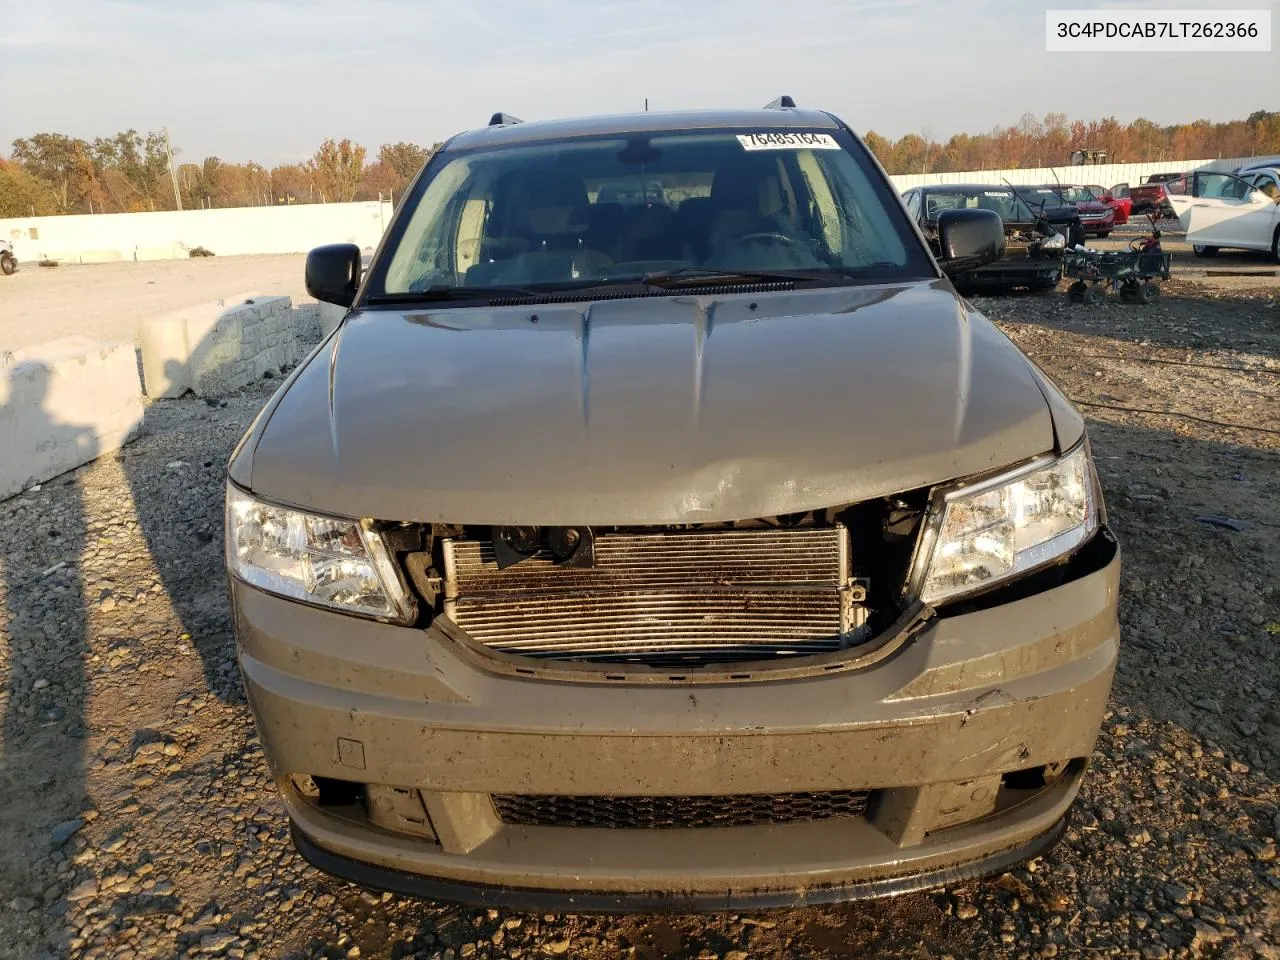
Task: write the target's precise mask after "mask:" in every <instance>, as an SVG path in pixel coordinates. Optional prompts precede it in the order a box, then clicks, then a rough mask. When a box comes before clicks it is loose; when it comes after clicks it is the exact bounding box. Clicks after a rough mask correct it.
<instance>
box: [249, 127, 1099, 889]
mask: <svg viewBox="0 0 1280 960" xmlns="http://www.w3.org/2000/svg"><path fill="white" fill-rule="evenodd" d="M495 120H496V122H495V123H494V124H493V125H491V126H489V127H488V128H485V129H481V130H476V131H473V132H470V133H464V134H460V135H459V136H456V137H454V138H453V139H452V140H450V141H449V142H448V143H446V144H445V145H444V146H443V147H442V148H441V149H440V150H439V151H437V152H436V153H435V154H434V155H433V156H432V157H431V159H430V160H429V161H428V162H427V164H426V166H425V169H423V171H422V172H421V173H420V174H419V175H418V177H417V179H416V180H415V182H414V183H413V184H412V186H411V187H410V188H409V190H408V192H407V194H406V196H405V199H404V202H403V205H402V206H401V207H400V209H399V210H398V211H397V212H396V214H395V216H394V219H393V220H392V222H391V224H390V226H389V228H388V230H387V234H386V236H385V238H384V239H383V241H382V244H381V246H380V248H379V249H378V251H377V252H376V253H375V255H374V257H373V259H372V262H371V263H370V266H369V270H368V272H367V274H366V275H364V276H363V278H362V277H361V271H360V266H361V257H360V250H359V249H358V248H357V247H355V246H351V245H337V246H329V247H323V248H319V249H317V250H314V251H313V252H312V253H311V255H310V256H309V257H308V259H307V268H306V269H307V287H308V289H309V290H310V291H311V293H312V294H313V295H315V296H316V297H317V298H319V299H321V300H323V301H327V302H331V303H337V304H341V305H342V306H344V307H349V308H350V310H349V312H348V313H347V314H346V316H345V318H344V319H343V320H342V322H341V323H340V325H339V326H338V327H337V329H336V330H335V331H334V332H333V333H331V334H330V335H329V336H328V337H326V338H325V340H324V341H323V342H322V343H321V344H320V345H319V347H317V349H316V350H315V351H314V352H313V353H312V354H311V355H310V356H309V357H308V358H307V359H306V360H305V361H304V362H303V363H302V364H301V365H300V366H299V367H298V368H297V369H296V370H295V371H294V372H293V373H292V374H291V375H290V376H289V378H288V379H287V380H286V381H285V382H284V383H283V384H282V385H281V387H280V389H279V391H278V392H277V394H276V395H275V396H274V397H273V398H272V399H271V400H270V401H269V403H268V404H267V406H266V408H265V409H264V410H263V411H262V413H261V414H260V415H259V416H258V417H257V419H256V420H255V422H254V424H253V426H252V427H251V428H250V430H249V432H248V433H247V434H246V435H245V437H244V438H243V440H242V441H241V443H240V444H239V446H238V447H237V449H236V450H235V452H234V454H233V455H232V458H231V462H230V464H229V467H228V474H229V476H228V486H227V517H226V537H227V540H226V550H227V567H228V570H229V573H230V578H231V595H232V598H233V603H234V610H235V618H234V619H235V626H236V636H237V644H238V658H239V664H240V669H241V671H242V674H243V677H244V684H245V689H246V691H247V694H248V699H249V703H250V704H251V705H252V709H253V712H254V715H255V717H256V720H257V723H258V727H259V730H260V732H261V737H262V745H263V749H264V752H265V754H266V757H267V760H268V762H269V763H270V765H271V769H272V771H273V773H274V776H275V778H276V781H277V783H278V785H279V788H280V790H281V792H282V794H283V796H284V800H285V804H286V807H287V809H288V812H289V816H290V817H291V818H292V820H293V823H294V838H295V842H296V843H297V845H298V847H299V849H300V850H301V851H302V853H303V855H304V856H306V857H307V858H308V859H309V860H311V861H312V862H313V863H315V864H317V865H318V866H320V867H322V868H323V869H325V870H328V871H331V872H333V873H336V874H339V875H341V876H345V877H350V878H352V879H355V880H357V881H360V882H362V883H366V884H370V885H373V886H377V887H384V888H389V889H392V890H399V891H404V892H410V893H418V894H423V895H427V896H432V897H438V898H442V899H457V900H469V901H474V902H479V903H484V904H498V903H502V904H512V905H519V906H522V907H525V908H529V909H534V910H539V911H541V910H543V909H562V910H569V911H583V910H602V909H603V910H615V909H651V908H661V909H691V908H695V909H696V908H703V909H735V908H737V907H738V906H739V905H742V906H748V905H754V906H763V905H771V904H772V905H785V904H796V903H801V902H807V901H830V900H839V899H845V898H851V897H867V896H880V895H886V894H891V893H896V892H902V891H907V890H916V889H920V888H921V887H925V886H930V885H937V884H941V883H944V882H952V881H956V880H959V879H961V878H964V877H970V876H975V875H979V874H986V873H991V872H999V871H1003V870H1006V869H1008V868H1009V867H1010V866H1011V865H1013V864H1015V863H1017V862H1019V861H1021V860H1023V859H1026V858H1028V857H1031V856H1034V855H1036V854H1038V853H1040V852H1041V851H1043V850H1045V849H1046V848H1047V847H1048V846H1049V845H1051V844H1052V843H1053V842H1054V841H1055V840H1056V839H1057V838H1058V837H1059V836H1060V835H1061V833H1062V831H1063V824H1064V821H1065V817H1066V815H1067V812H1068V810H1069V808H1070V807H1071V805H1072V802H1073V801H1074V799H1075V797H1076V794H1077V791H1078V790H1079V789H1080V784H1081V779H1082V777H1083V776H1084V772H1085V767H1086V765H1087V763H1088V760H1089V757H1090V755H1091V753H1092V751H1093V748H1094V741H1095V738H1096V737H1097V733H1098V729H1099V725H1100V724H1101V721H1102V716H1103V711H1104V710H1105V709H1106V703H1107V694H1108V691H1109V689H1110V686H1111V678H1112V672H1113V669H1114V666H1115V662H1116V655H1117V650H1118V643H1119V634H1118V626H1117V618H1116V594H1117V584H1118V577H1119V553H1118V548H1117V545H1116V542H1115V540H1114V538H1113V537H1112V536H1111V534H1110V532H1109V531H1108V529H1107V526H1106V518H1105V515H1104V511H1103V507H1102V500H1101V497H1100V495H1099V489H1098V482H1097V478H1096V475H1095V471H1094V468H1093V462H1092V459H1091V457H1090V452H1089V445H1088V441H1087V439H1086V437H1085V425H1084V421H1083V420H1082V418H1081V416H1080V414H1079V413H1078V412H1077V411H1076V410H1075V408H1074V407H1072V405H1071V404H1070V403H1069V402H1068V400H1067V399H1066V397H1065V396H1064V395H1063V394H1062V393H1061V392H1060V391H1059V390H1058V389H1057V388H1055V387H1054V385H1053V384H1052V383H1050V381H1049V380H1048V379H1047V378H1046V377H1045V376H1044V374H1043V373H1042V372H1041V371H1040V370H1039V369H1038V368H1037V367H1036V366H1035V365H1034V364H1032V363H1031V362H1030V361H1029V360H1028V359H1027V358H1026V357H1025V356H1024V355H1023V354H1022V353H1020V352H1019V351H1018V349H1017V348H1016V347H1015V346H1014V345H1013V343H1011V342H1010V341H1009V340H1008V339H1007V338H1006V337H1005V336H1004V335H1003V334H1001V333H1000V331H999V330H997V329H996V328H995V327H994V326H993V325H992V324H991V323H989V322H988V321H987V320H986V319H985V318H984V317H983V316H982V315H981V314H980V313H978V312H977V311H976V310H975V309H974V308H973V306H972V305H971V304H969V303H968V302H966V301H965V300H964V299H962V298H961V297H959V296H957V294H956V291H955V289H954V288H953V287H952V285H951V282H950V281H949V280H948V279H947V277H946V274H945V273H944V270H954V271H967V270H971V269H974V268H975V267H979V266H981V265H983V264H984V263H988V262H991V261H993V260H995V259H996V258H998V257H999V256H1000V253H1001V249H1002V248H1003V245H1004V242H1005V234H1004V230H1003V228H1002V226H1001V221H1000V217H999V215H998V214H996V213H994V212H992V211H990V210H978V209H973V210H969V209H957V210H951V211H947V212H945V213H943V214H942V215H940V216H939V218H938V221H937V232H938V236H937V248H936V249H937V254H936V256H935V254H934V253H931V252H930V248H929V246H928V245H927V244H926V243H925V241H924V239H923V238H922V237H921V235H920V234H919V232H918V231H917V230H916V228H915V226H914V225H913V224H912V222H911V220H910V218H909V217H908V216H907V213H906V211H905V210H904V209H903V206H902V203H901V202H900V201H899V199H898V197H897V195H896V194H895V193H894V190H893V187H892V185H891V183H890V181H889V178H888V177H887V176H886V175H885V173H884V171H883V170H882V169H881V168H880V167H879V165H878V164H877V163H876V162H875V160H874V158H873V157H872V155H871V154H870V152H869V151H868V150H867V148H866V147H865V146H864V145H863V144H862V143H861V142H860V141H859V140H858V138H857V137H856V136H855V135H854V134H853V132H852V131H850V129H849V128H848V126H846V125H845V124H844V123H842V122H841V121H840V120H838V119H836V118H835V117H833V116H831V115H830V114H827V113H822V112H818V111H804V110H797V109H795V108H793V107H784V106H778V107H776V108H772V109H770V108H766V109H762V110H736V111H722V112H711V113H668V114H660V113H643V114H638V115H632V116H620V117H603V118H599V117H597V118H592V119H586V120H571V121H561V122H546V123H516V122H512V121H511V120H510V118H508V117H505V116H502V115H498V117H496V118H495ZM640 177H644V178H646V179H648V178H653V179H654V180H655V182H660V183H662V184H663V185H664V191H665V195H666V196H667V197H668V198H669V199H670V200H671V203H670V204H660V203H653V204H632V205H623V204H613V203H611V202H609V201H608V200H606V201H605V202H604V203H601V202H599V192H598V190H599V187H600V185H601V184H605V183H615V182H623V181H627V180H628V179H635V178H640ZM593 192H594V193H593ZM593 196H594V201H593ZM606 196H607V195H606ZM677 196H679V197H680V199H679V200H678V201H676V200H675V198H676V197H677Z"/></svg>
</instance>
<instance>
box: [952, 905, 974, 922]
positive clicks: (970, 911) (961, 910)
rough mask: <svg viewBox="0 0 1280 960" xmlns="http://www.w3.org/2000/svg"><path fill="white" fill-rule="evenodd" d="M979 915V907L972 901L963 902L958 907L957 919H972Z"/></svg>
mask: <svg viewBox="0 0 1280 960" xmlns="http://www.w3.org/2000/svg"><path fill="white" fill-rule="evenodd" d="M977 915H978V908H977V907H975V906H974V905H973V904H972V903H962V904H959V905H958V906H957V907H956V919H957V920H972V919H973V918H974V917H976V916H977Z"/></svg>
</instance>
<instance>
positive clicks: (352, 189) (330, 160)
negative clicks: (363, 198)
mask: <svg viewBox="0 0 1280 960" xmlns="http://www.w3.org/2000/svg"><path fill="white" fill-rule="evenodd" d="M364 158H365V149H364V147H362V146H360V144H358V143H352V142H351V141H350V140H347V139H345V138H344V139H342V140H338V141H334V140H332V139H329V140H326V141H325V142H324V143H322V144H321V145H320V149H319V150H317V151H316V154H315V156H314V157H312V158H311V160H310V161H309V162H308V165H307V168H308V169H309V170H310V171H311V174H312V176H314V177H315V181H316V186H317V188H318V189H319V190H320V194H321V199H323V200H327V201H338V202H341V203H347V202H350V201H351V200H354V199H355V196H356V190H357V189H358V188H359V186H360V179H361V177H363V176H364Z"/></svg>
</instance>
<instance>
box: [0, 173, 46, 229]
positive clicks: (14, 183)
mask: <svg viewBox="0 0 1280 960" xmlns="http://www.w3.org/2000/svg"><path fill="white" fill-rule="evenodd" d="M59 212H60V211H59V202H58V197H57V196H56V195H55V194H54V191H53V189H52V188H51V187H50V186H49V185H48V184H47V183H46V182H45V181H43V180H42V179H40V178H39V177H37V176H36V175H35V174H33V173H31V172H30V171H28V170H27V169H26V168H24V167H22V166H19V165H18V164H17V163H14V162H12V161H5V160H0V217H32V216H35V217H45V216H52V215H53V214H56V213H59Z"/></svg>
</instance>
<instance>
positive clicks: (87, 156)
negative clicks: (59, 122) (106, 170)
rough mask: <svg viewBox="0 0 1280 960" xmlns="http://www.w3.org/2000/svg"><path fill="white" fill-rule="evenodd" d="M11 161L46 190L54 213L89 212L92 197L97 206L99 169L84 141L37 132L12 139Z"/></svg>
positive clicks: (99, 198) (63, 135)
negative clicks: (42, 184)
mask: <svg viewBox="0 0 1280 960" xmlns="http://www.w3.org/2000/svg"><path fill="white" fill-rule="evenodd" d="M13 161H14V162H15V163H17V164H18V165H20V166H21V167H22V168H23V169H24V170H25V171H26V172H27V173H29V174H31V175H32V176H34V177H36V178H37V179H38V180H40V181H42V182H43V183H44V184H45V186H46V187H47V188H48V189H49V190H50V192H51V195H52V197H53V199H54V202H55V204H56V207H57V209H56V210H55V212H56V213H89V212H92V211H91V206H92V201H93V200H94V199H97V200H98V201H99V209H101V195H102V185H101V182H100V181H101V176H102V171H101V168H100V166H99V165H98V164H97V163H95V161H94V159H93V155H92V148H91V147H90V146H89V144H88V143H87V142H85V141H84V140H79V139H75V138H73V137H68V136H66V135H65V134H61V133H37V134H35V135H33V136H30V137H25V138H21V139H18V140H15V141H13Z"/></svg>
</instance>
